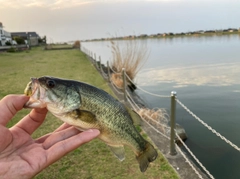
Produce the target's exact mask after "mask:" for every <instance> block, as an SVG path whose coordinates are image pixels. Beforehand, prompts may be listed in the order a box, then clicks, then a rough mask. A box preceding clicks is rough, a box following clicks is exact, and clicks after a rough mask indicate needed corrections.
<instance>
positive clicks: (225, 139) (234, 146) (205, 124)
mask: <svg viewBox="0 0 240 179" xmlns="http://www.w3.org/2000/svg"><path fill="white" fill-rule="evenodd" d="M176 101H177V102H178V104H180V105H181V106H182V107H183V108H184V109H185V110H186V111H187V112H188V113H189V114H190V115H192V116H193V117H194V118H195V119H197V120H198V121H199V122H200V123H201V124H202V125H204V126H205V127H206V128H207V129H208V130H210V131H211V132H212V133H214V134H215V135H216V136H218V137H220V138H221V139H222V140H223V141H225V142H226V143H228V144H229V145H231V146H232V147H233V148H234V149H236V150H237V151H240V148H239V147H238V146H237V145H235V144H233V143H232V142H231V141H229V140H228V139H227V138H226V137H224V136H222V135H221V134H220V133H218V132H217V131H216V130H215V129H213V128H212V127H211V126H209V125H208V124H207V123H205V122H204V121H203V120H201V119H200V118H199V117H197V116H196V115H195V114H194V113H193V112H192V111H190V109H188V108H187V107H186V106H185V105H184V104H183V103H182V102H181V101H179V99H176Z"/></svg>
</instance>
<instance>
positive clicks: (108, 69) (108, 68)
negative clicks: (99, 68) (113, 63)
mask: <svg viewBox="0 0 240 179" xmlns="http://www.w3.org/2000/svg"><path fill="white" fill-rule="evenodd" d="M107 76H108V81H111V76H110V67H109V62H108V61H107Z"/></svg>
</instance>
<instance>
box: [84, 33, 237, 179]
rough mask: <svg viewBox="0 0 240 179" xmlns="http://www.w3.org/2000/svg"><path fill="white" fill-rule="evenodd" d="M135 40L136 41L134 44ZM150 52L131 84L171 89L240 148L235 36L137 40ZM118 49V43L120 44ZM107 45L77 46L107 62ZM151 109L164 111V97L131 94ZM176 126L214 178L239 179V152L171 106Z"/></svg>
mask: <svg viewBox="0 0 240 179" xmlns="http://www.w3.org/2000/svg"><path fill="white" fill-rule="evenodd" d="M139 41H140V40H139ZM141 41H142V42H143V43H146V44H147V46H148V49H149V50H150V56H149V59H148V62H147V63H146V64H145V66H144V68H143V69H142V71H141V72H140V73H139V74H138V76H137V79H136V82H137V85H139V86H141V87H142V88H144V89H145V90H148V91H150V92H152V93H156V94H160V95H170V93H171V91H177V96H178V99H179V100H180V101H181V102H183V103H184V104H185V105H186V106H187V107H188V108H189V109H190V110H191V111H193V112H194V113H195V114H196V115H197V116H198V117H200V118H201V119H202V120H203V121H204V122H206V123H207V124H208V125H210V126H211V127H212V128H214V129H215V130H216V131H218V132H219V133H221V134H222V135H223V136H225V137H226V138H227V139H228V140H230V141H231V142H233V143H234V144H236V145H237V146H240V140H239V135H240V130H239V128H240V120H239V119H240V118H239V116H240V102H239V101H240V50H239V49H240V36H239V35H229V36H203V37H179V38H166V39H146V40H141ZM120 43H121V44H122V45H124V41H120ZM108 45H109V42H88V43H83V46H84V47H86V48H88V49H90V50H91V51H93V52H95V53H96V54H97V56H99V55H100V56H101V58H102V61H104V63H105V62H106V61H107V60H110V59H111V50H110V48H109V47H107V46H108ZM137 93H139V94H140V95H141V96H142V98H143V99H144V100H145V101H146V103H148V104H149V105H150V106H151V107H161V108H166V109H167V110H169V109H170V99H166V98H156V97H153V96H150V95H148V94H145V93H143V92H142V91H140V90H137ZM177 123H179V124H180V125H182V126H183V127H184V128H185V130H186V132H187V135H188V140H187V141H186V144H187V145H188V147H189V148H190V149H191V150H192V152H193V153H194V154H195V155H196V156H197V158H198V159H199V160H200V161H201V162H202V163H203V165H204V166H205V167H206V168H207V169H208V170H209V171H210V173H211V174H212V175H213V176H214V177H215V178H217V179H225V178H231V179H235V178H236V179H237V178H240V170H239V165H240V154H239V152H238V151H237V150H235V149H234V148H232V147H231V146H230V145H229V144H226V143H225V142H224V141H223V140H221V139H220V138H219V137H217V136H216V135H215V134H213V133H212V132H210V131H209V130H208V129H207V128H206V127H204V126H203V125H202V124H200V123H199V122H198V121H197V120H196V119H195V118H193V117H192V116H191V115H189V114H188V113H187V112H186V111H185V110H184V109H183V108H182V107H181V106H180V105H177Z"/></svg>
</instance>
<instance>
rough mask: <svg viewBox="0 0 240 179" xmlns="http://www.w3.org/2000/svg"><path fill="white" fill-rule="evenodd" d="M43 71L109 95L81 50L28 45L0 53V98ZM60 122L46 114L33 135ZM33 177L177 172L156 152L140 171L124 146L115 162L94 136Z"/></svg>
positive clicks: (108, 177)
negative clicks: (22, 49) (122, 156)
mask: <svg viewBox="0 0 240 179" xmlns="http://www.w3.org/2000/svg"><path fill="white" fill-rule="evenodd" d="M43 75H48V76H55V77H61V78H69V79H74V80H79V81H84V82H87V83H90V84H92V85H94V86H97V87H99V88H102V89H104V90H105V91H107V92H109V93H110V94H112V95H113V93H112V91H111V89H110V88H109V87H108V85H107V83H106V82H105V81H104V80H103V79H102V77H101V76H100V75H99V73H98V72H97V71H96V70H95V69H94V67H93V66H92V65H91V63H90V62H89V61H88V60H87V58H86V56H85V55H84V54H83V53H82V52H80V51H78V50H59V51H56V50H54V51H50V50H48V51H43V50H42V48H40V47H39V48H32V50H31V51H29V52H19V53H0V80H1V83H0V98H2V97H4V96H5V95H7V94H22V93H23V90H24V88H25V86H26V84H27V83H28V82H29V80H30V77H40V76H43ZM28 112H29V110H28V109H24V110H22V111H20V112H19V113H18V114H17V115H16V116H15V117H14V118H13V120H11V122H10V123H9V124H8V126H12V125H13V124H15V123H16V122H17V121H19V120H20V119H21V117H23V116H24V115H26V114H27V113H28ZM61 123H62V122H61V121H60V120H58V119H56V118H55V117H54V116H52V115H51V114H48V116H47V118H46V120H45V122H44V123H43V125H42V126H41V127H40V128H39V129H38V130H37V131H36V132H35V133H34V134H33V137H34V138H37V137H39V136H41V135H44V134H46V133H49V132H51V131H53V130H54V129H56V128H57V127H58V126H59V125H61ZM35 178H39V179H44V178H46V179H53V178H54V179H55V178H57V179H61V178H62V179H63V178H71V179H75V178H82V179H92V178H94V179H112V178H119V179H120V178H121V179H123V178H131V179H160V178H165V179H170V178H178V176H177V174H176V173H175V171H174V170H173V169H172V167H171V166H170V165H169V164H168V162H167V161H166V160H165V159H164V158H163V156H162V155H161V154H160V153H159V157H158V158H157V159H156V160H155V161H154V162H153V163H152V164H151V165H150V166H149V168H148V170H147V171H146V172H145V173H144V174H142V173H141V172H140V171H139V168H138V163H137V161H136V159H135V156H134V154H133V152H132V151H131V150H130V149H128V148H126V159H125V160H124V161H123V162H119V161H118V159H117V158H116V157H114V156H113V154H112V153H111V152H110V150H109V149H108V147H107V146H106V145H105V144H104V143H103V142H101V141H99V140H97V139H96V140H93V141H92V142H90V143H88V144H85V145H84V146H82V147H80V148H78V149H76V150H75V151H73V152H71V153H69V154H68V155H66V156H65V157H63V158H62V159H61V160H59V161H58V162H56V163H55V164H53V165H51V166H50V167H48V168H47V169H45V170H44V171H43V172H41V173H40V174H38V175H37V176H36V177H35Z"/></svg>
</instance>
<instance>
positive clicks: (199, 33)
mask: <svg viewBox="0 0 240 179" xmlns="http://www.w3.org/2000/svg"><path fill="white" fill-rule="evenodd" d="M231 34H239V35H240V28H238V29H237V28H228V29H223V30H222V29H221V30H206V31H204V30H199V31H190V32H180V33H172V32H168V33H157V34H151V35H147V34H141V35H138V36H137V35H129V36H122V37H110V38H100V39H89V40H83V41H82V42H90V41H108V40H130V39H143V38H169V37H191V36H214V35H219V36H220V35H231Z"/></svg>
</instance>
